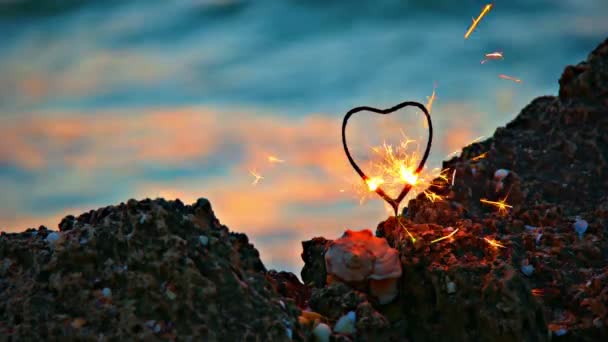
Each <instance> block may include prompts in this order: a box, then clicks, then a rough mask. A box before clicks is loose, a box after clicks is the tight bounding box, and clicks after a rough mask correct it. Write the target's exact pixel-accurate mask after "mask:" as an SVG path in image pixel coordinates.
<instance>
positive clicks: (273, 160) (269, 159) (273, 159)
mask: <svg viewBox="0 0 608 342" xmlns="http://www.w3.org/2000/svg"><path fill="white" fill-rule="evenodd" d="M268 161H269V162H271V163H284V162H285V161H284V160H282V159H279V158H277V157H275V156H268Z"/></svg>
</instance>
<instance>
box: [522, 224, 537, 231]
mask: <svg viewBox="0 0 608 342" xmlns="http://www.w3.org/2000/svg"><path fill="white" fill-rule="evenodd" d="M524 228H526V230H535V229H536V228H537V227H535V226H529V225H527V224H526V225H524Z"/></svg>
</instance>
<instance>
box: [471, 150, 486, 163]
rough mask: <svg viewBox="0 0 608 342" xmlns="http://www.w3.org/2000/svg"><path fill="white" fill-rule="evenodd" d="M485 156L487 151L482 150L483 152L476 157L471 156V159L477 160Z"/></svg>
mask: <svg viewBox="0 0 608 342" xmlns="http://www.w3.org/2000/svg"><path fill="white" fill-rule="evenodd" d="M487 156H488V152H484V153H482V154H480V155H478V156H477V157H473V158H471V161H478V160H481V159H483V158H485V157H487Z"/></svg>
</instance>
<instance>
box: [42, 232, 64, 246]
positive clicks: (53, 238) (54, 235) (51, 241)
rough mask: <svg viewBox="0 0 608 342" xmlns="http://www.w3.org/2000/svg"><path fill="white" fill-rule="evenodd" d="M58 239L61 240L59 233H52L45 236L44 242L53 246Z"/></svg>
mask: <svg viewBox="0 0 608 342" xmlns="http://www.w3.org/2000/svg"><path fill="white" fill-rule="evenodd" d="M59 238H61V235H60V233H57V232H52V233H50V234H49V235H47V237H46V239H45V240H46V242H48V243H49V244H51V245H54V244H55V243H56V242H57V241H58V240H59Z"/></svg>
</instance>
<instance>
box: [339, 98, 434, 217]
mask: <svg viewBox="0 0 608 342" xmlns="http://www.w3.org/2000/svg"><path fill="white" fill-rule="evenodd" d="M407 106H414V107H418V108H420V109H421V110H422V112H424V115H425V116H426V121H427V123H428V127H429V138H428V140H427V143H426V149H425V150H424V155H423V156H422V159H421V160H420V163H419V164H418V167H417V168H416V170H415V171H414V173H415V174H416V175H418V174H420V172H421V171H422V169H423V168H424V164H425V163H426V159H427V158H428V156H429V152H430V151H431V142H432V141H433V124H432V123H431V115H430V114H429V112H428V110H427V109H426V107H425V106H424V105H423V104H421V103H418V102H413V101H407V102H403V103H400V104H398V105H396V106H394V107H392V108H388V109H377V108H372V107H366V106H363V107H356V108H353V109H351V110H349V111H348V113H346V115H345V116H344V121H342V145H343V146H344V152H345V153H346V156H347V157H348V161H349V162H350V165H352V166H353V168H354V169H355V171H357V173H358V174H359V176H361V178H362V179H363V181H364V182H366V183H367V181H368V180H369V177H368V176H367V175H366V174H365V173H364V172H363V171H362V170H361V168H359V165H357V163H355V160H354V159H353V157H352V156H351V155H350V152H349V151H348V146H346V124H347V123H348V119H349V118H350V117H351V116H352V115H353V114H355V113H358V112H361V111H369V112H373V113H376V114H382V115H387V114H391V113H394V112H396V111H398V110H399V109H401V108H405V107H407ZM411 189H412V185H411V184H409V183H406V184H405V185H404V186H403V190H401V193H400V194H399V196H397V198H390V197H389V196H388V195H387V194H386V193H385V192H384V190H382V189H381V188H380V186H378V187H376V189H375V191H376V193H377V194H378V195H380V197H382V199H384V200H385V201H386V202H387V203H388V204H389V205H390V206H391V207H392V208H393V210H394V211H395V216H397V214H398V211H399V203H401V201H402V200H403V198H404V197H405V196H406V195H407V193H408V192H409V191H410V190H411Z"/></svg>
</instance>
